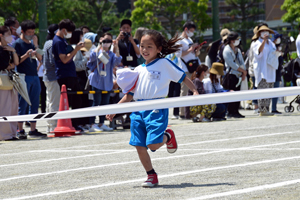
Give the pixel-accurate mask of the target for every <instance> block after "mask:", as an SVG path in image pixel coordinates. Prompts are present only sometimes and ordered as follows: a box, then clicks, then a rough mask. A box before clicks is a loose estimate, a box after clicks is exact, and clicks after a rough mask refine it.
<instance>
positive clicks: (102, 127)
mask: <svg viewBox="0 0 300 200" xmlns="http://www.w3.org/2000/svg"><path fill="white" fill-rule="evenodd" d="M100 128H101V129H102V130H104V131H112V130H114V129H113V128H110V127H108V126H106V125H105V124H102V126H101V127H100Z"/></svg>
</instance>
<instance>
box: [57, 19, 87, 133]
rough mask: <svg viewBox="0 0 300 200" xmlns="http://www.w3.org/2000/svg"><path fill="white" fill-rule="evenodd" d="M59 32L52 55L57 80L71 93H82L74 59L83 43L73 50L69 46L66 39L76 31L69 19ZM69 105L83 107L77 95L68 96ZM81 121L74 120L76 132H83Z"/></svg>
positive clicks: (63, 23)
mask: <svg viewBox="0 0 300 200" xmlns="http://www.w3.org/2000/svg"><path fill="white" fill-rule="evenodd" d="M58 27H59V30H58V31H57V33H56V35H55V36H54V38H53V45H52V53H53V55H54V60H55V67H56V78H57V79H58V84H59V85H60V87H61V86H62V85H66V87H67V89H68V90H69V91H80V86H79V83H78V81H77V74H76V67H75V63H74V61H73V57H74V56H75V55H76V54H77V52H78V51H80V49H81V48H82V47H84V43H83V42H79V43H78V44H77V45H76V47H75V48H74V49H73V48H72V46H70V45H68V43H67V41H66V39H70V38H71V37H72V32H73V31H74V30H75V24H74V23H73V22H72V21H71V20H69V19H63V20H62V21H60V23H59V24H58ZM68 100H69V105H71V107H72V109H76V108H80V107H81V99H80V98H77V96H75V95H68ZM80 124H81V123H80V120H79V119H72V125H73V127H74V128H75V129H76V130H80V131H83V130H82V129H81V128H80V127H78V126H79V125H80Z"/></svg>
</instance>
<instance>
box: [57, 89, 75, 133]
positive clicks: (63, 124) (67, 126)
mask: <svg viewBox="0 0 300 200" xmlns="http://www.w3.org/2000/svg"><path fill="white" fill-rule="evenodd" d="M64 110H69V101H68V96H67V89H66V85H62V87H61V94H60V102H59V111H64ZM53 132H54V137H69V136H71V135H75V132H76V130H75V128H74V127H73V126H72V121H71V119H59V120H57V126H56V128H55V129H54V131H53Z"/></svg>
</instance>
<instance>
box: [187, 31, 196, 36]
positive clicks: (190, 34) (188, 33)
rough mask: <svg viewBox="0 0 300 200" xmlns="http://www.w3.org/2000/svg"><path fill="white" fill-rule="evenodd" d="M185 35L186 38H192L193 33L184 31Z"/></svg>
mask: <svg viewBox="0 0 300 200" xmlns="http://www.w3.org/2000/svg"><path fill="white" fill-rule="evenodd" d="M186 35H187V36H188V37H193V35H194V32H190V31H186Z"/></svg>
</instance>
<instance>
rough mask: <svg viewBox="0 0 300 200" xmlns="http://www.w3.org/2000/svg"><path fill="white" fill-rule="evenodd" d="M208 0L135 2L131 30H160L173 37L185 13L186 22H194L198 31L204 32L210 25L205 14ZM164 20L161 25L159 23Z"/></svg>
mask: <svg viewBox="0 0 300 200" xmlns="http://www.w3.org/2000/svg"><path fill="white" fill-rule="evenodd" d="M207 2H208V0H197V1H194V0H137V1H136V2H135V3H134V6H135V9H134V10H133V11H132V16H131V20H132V22H133V28H138V27H140V26H143V27H147V28H151V29H155V30H160V31H162V32H163V33H165V34H170V35H172V36H173V35H175V33H176V32H177V31H179V30H181V28H182V25H183V23H184V21H182V16H183V14H184V13H187V18H188V20H192V21H194V22H195V24H196V26H197V29H198V30H202V31H203V30H205V29H206V28H208V27H209V26H210V25H211V19H210V18H209V16H208V15H207V14H206V10H207ZM161 20H165V22H163V24H162V23H161V22H160V21H161Z"/></svg>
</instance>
